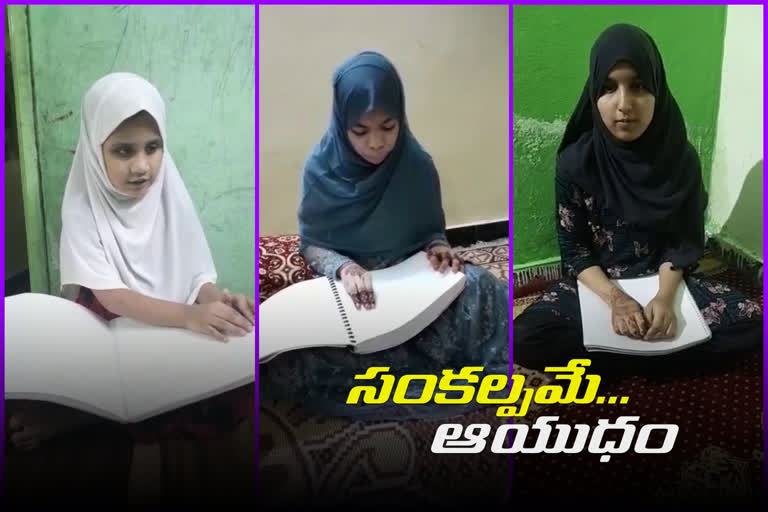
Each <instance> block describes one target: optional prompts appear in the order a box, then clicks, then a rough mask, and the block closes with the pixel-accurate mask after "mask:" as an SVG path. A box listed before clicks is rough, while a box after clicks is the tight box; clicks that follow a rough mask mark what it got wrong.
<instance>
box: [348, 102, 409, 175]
mask: <svg viewBox="0 0 768 512" xmlns="http://www.w3.org/2000/svg"><path fill="white" fill-rule="evenodd" d="M399 131H400V123H399V122H398V121H397V120H396V119H394V118H392V117H391V116H390V115H389V114H385V113H383V112H377V111H373V112H369V113H367V114H365V115H364V116H363V117H361V118H360V120H358V122H357V124H355V125H354V126H351V127H350V128H349V129H348V130H347V137H348V138H349V142H350V143H351V144H352V147H353V148H354V150H355V151H356V152H357V154H358V155H360V156H361V157H362V158H364V159H365V160H366V161H368V162H369V163H371V164H374V165H378V164H380V163H381V162H383V161H384V160H385V159H386V158H387V155H389V153H390V152H391V151H392V149H393V148H394V147H395V142H397V135H398V133H399Z"/></svg>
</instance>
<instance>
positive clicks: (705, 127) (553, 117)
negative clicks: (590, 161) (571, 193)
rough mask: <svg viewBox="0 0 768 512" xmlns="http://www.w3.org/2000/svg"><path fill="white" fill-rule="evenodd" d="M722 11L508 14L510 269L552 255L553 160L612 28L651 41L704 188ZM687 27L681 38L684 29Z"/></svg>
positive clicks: (606, 9) (593, 9)
mask: <svg viewBox="0 0 768 512" xmlns="http://www.w3.org/2000/svg"><path fill="white" fill-rule="evenodd" d="M725 9H726V8H725V6H615V5H612V6H514V9H513V21H512V22H513V29H512V33H513V52H514V54H513V55H514V73H513V87H514V96H513V99H514V103H513V109H514V126H513V129H514V153H513V165H514V197H513V202H514V212H513V214H514V239H513V241H514V264H515V267H518V266H521V265H527V264H530V263H533V262H538V261H541V260H545V259H549V258H553V257H558V256H559V251H558V247H557V242H556V238H555V224H554V199H553V195H554V156H555V150H556V148H557V146H558V144H559V142H560V137H561V135H562V132H563V130H564V129H565V123H566V121H567V119H568V117H569V116H570V114H571V112H572V111H573V108H574V106H575V105H576V101H577V100H578V98H579V95H580V94H581V90H582V88H583V86H584V82H585V80H586V78H587V73H588V66H589V50H590V48H591V46H592V43H593V42H594V40H595V38H596V37H597V35H598V34H599V33H600V32H601V31H602V30H603V29H604V28H605V27H607V26H608V25H611V24H613V23H618V22H628V23H633V24H636V25H638V26H641V27H643V28H644V29H645V30H646V31H648V32H649V33H650V34H651V36H652V37H653V38H654V39H655V40H656V43H657V44H658V46H659V50H660V51H661V53H662V57H663V60H664V65H665V67H666V70H667V78H668V80H669V83H670V87H671V88H672V92H673V93H674V94H675V97H676V98H677V100H678V102H679V104H680V108H681V109H682V111H683V115H684V116H685V118H686V122H687V124H688V130H689V136H690V137H691V140H692V142H693V143H694V145H695V146H696V147H697V148H698V150H699V152H700V155H701V159H702V163H703V166H704V174H705V182H706V183H709V175H710V172H711V162H712V152H713V146H714V137H715V131H716V121H717V109H718V96H719V87H720V70H721V61H722V54H723V34H724V30H725V18H726V10H725ZM683 27H684V30H683V32H681V28H683Z"/></svg>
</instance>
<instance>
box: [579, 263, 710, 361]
mask: <svg viewBox="0 0 768 512" xmlns="http://www.w3.org/2000/svg"><path fill="white" fill-rule="evenodd" d="M611 282H613V283H614V284H615V285H616V286H618V287H619V288H620V289H622V290H624V291H625V292H626V293H627V294H628V295H630V296H631V297H633V298H634V299H635V300H636V301H637V302H638V303H640V305H641V306H643V307H645V306H646V305H647V304H648V303H649V302H650V301H651V299H653V297H654V296H655V295H656V293H657V292H658V290H659V276H658V274H654V275H650V276H644V277H639V278H634V279H613V280H611ZM578 289H579V305H580V308H581V320H582V326H583V333H584V347H585V348H586V349H587V350H588V351H590V352H614V353H619V354H629V355H638V356H658V355H666V354H671V353H673V352H678V351H680V350H685V349H688V348H690V347H693V346H696V345H699V344H701V343H705V342H707V341H709V340H710V339H711V337H712V332H711V331H710V329H709V326H708V325H707V322H706V321H705V320H704V317H703V315H702V314H701V311H700V310H699V307H698V306H697V304H696V301H695V300H694V298H693V296H692V295H691V292H690V290H688V286H687V285H686V284H685V282H681V283H680V285H679V286H678V289H677V293H676V294H675V300H674V311H675V316H676V317H677V329H676V334H675V336H674V338H672V339H668V340H653V341H644V340H635V339H632V338H629V337H628V336H622V335H619V334H616V333H615V332H614V330H613V327H612V323H611V309H610V307H609V306H608V305H607V304H606V303H605V302H604V301H603V300H602V299H601V298H600V297H599V296H598V295H597V294H596V293H594V292H593V291H592V290H590V289H589V288H587V286H586V285H585V284H583V283H582V282H581V281H578Z"/></svg>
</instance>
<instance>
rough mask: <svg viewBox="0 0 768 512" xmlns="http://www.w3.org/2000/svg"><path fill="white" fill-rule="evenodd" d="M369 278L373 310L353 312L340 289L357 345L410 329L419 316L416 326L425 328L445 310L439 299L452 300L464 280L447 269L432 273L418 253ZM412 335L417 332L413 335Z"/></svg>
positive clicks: (350, 304) (430, 267)
mask: <svg viewBox="0 0 768 512" xmlns="http://www.w3.org/2000/svg"><path fill="white" fill-rule="evenodd" d="M371 275H372V287H373V290H374V293H375V294H376V307H375V308H374V309H371V310H367V309H364V308H362V309H360V310H357V309H355V305H354V303H353V302H352V299H351V297H350V296H349V294H348V293H346V291H344V290H343V288H342V289H341V291H342V292H343V294H342V297H341V299H342V302H343V304H344V307H345V308H346V311H347V317H348V318H349V322H350V324H351V325H352V330H353V331H354V333H355V337H356V339H357V342H358V343H360V342H361V341H364V340H369V339H373V338H377V337H380V336H386V335H387V334H388V333H391V332H393V331H396V330H398V329H400V328H402V327H404V326H406V325H408V324H411V327H413V322H414V320H416V319H418V318H419V316H421V315H424V317H423V321H419V322H416V324H417V325H420V326H421V328H424V327H426V326H427V325H429V323H431V321H434V318H436V317H437V316H439V314H440V312H442V310H444V308H445V307H446V306H447V304H445V303H443V302H444V301H440V299H441V298H443V297H449V298H455V297H456V295H457V294H458V293H460V291H461V290H463V288H464V280H465V279H466V277H465V275H464V273H463V272H456V273H454V272H453V270H451V269H448V270H447V271H446V272H445V274H442V273H440V272H439V271H437V270H434V269H433V268H432V265H431V264H430V262H429V260H428V259H427V256H426V253H425V252H418V253H416V254H414V255H413V256H411V257H410V258H408V259H407V260H405V261H403V262H402V263H400V264H398V265H396V266H394V267H389V268H386V269H381V270H376V271H374V272H372V273H371ZM448 304H450V300H449V301H448ZM418 330H420V329H417V331H418ZM409 332H412V329H411V330H410V331H409ZM415 334H417V332H413V334H412V335H415ZM406 336H407V335H406ZM408 337H411V336H408ZM403 341H405V340H403ZM362 350H363V351H364V350H365V348H363V349H362Z"/></svg>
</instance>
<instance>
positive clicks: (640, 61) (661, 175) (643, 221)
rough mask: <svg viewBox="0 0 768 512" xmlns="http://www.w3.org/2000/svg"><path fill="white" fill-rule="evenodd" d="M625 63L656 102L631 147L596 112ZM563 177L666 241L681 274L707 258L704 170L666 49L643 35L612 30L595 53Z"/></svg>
mask: <svg viewBox="0 0 768 512" xmlns="http://www.w3.org/2000/svg"><path fill="white" fill-rule="evenodd" d="M620 61H624V62H628V63H630V64H631V65H632V66H633V67H634V69H635V71H636V72H637V74H638V76H639V78H640V80H642V82H643V84H644V86H645V87H646V88H647V89H648V90H649V91H650V92H651V93H652V94H653V95H654V96H655V107H654V113H653V119H652V121H651V123H650V125H649V126H648V128H647V129H646V131H645V133H643V135H642V136H641V137H639V138H638V139H636V140H635V141H632V142H629V143H627V142H622V141H619V140H617V139H616V138H615V137H613V135H612V134H611V133H610V132H609V131H608V129H607V127H606V126H605V124H604V123H603V122H602V119H601V117H600V112H599V111H598V109H597V100H598V98H599V96H600V93H601V90H602V87H603V84H604V82H605V80H606V78H607V76H608V74H609V73H610V71H611V69H612V68H613V67H614V66H615V65H616V64H617V63H619V62H620ZM557 171H558V173H560V174H561V175H563V176H565V177H566V178H567V179H568V180H569V181H571V182H573V183H575V184H577V185H578V186H579V187H581V188H582V189H583V190H585V192H587V193H590V194H592V195H594V196H596V197H597V198H599V199H600V200H602V202H603V204H604V206H605V207H606V208H608V209H609V210H610V211H611V212H613V213H614V214H616V215H619V216H620V217H621V218H623V219H624V220H626V221H627V222H630V223H633V224H636V225H640V226H644V227H647V228H650V229H653V230H655V231H658V232H659V233H661V234H663V235H666V236H667V237H668V238H669V240H670V243H671V244H672V245H673V249H674V250H676V251H677V253H676V254H675V255H674V259H675V261H673V263H674V264H675V266H676V267H677V266H687V265H691V264H693V263H695V261H696V259H698V257H699V256H700V255H701V252H702V250H703V246H704V213H705V209H706V207H707V193H706V190H705V189H704V184H703V180H702V174H701V163H700V161H699V156H698V154H697V152H696V150H695V148H694V147H693V146H692V145H691V143H690V142H689V141H688V137H687V133H686V128H685V122H684V120H683V116H682V113H681V112H680V108H679V107H678V105H677V102H676V101H675V98H674V97H673V96H672V93H671V92H670V90H669V87H668V85H667V78H666V73H665V71H664V64H663V62H662V58H661V55H660V53H659V50H658V48H657V47H656V44H655V43H654V41H653V39H651V37H650V36H649V35H648V34H647V33H645V32H644V31H643V30H641V29H640V28H638V27H635V26H632V25H627V24H617V25H613V26H611V27H609V28H608V29H606V30H605V31H604V32H603V33H602V34H600V36H599V37H598V38H597V40H596V41H595V43H594V45H593V46H592V50H591V54H590V72H589V77H588V79H587V82H586V84H585V86H584V89H583V91H582V94H581V98H580V99H579V102H578V104H577V106H576V109H575V111H574V112H573V114H572V115H571V118H570V120H569V121H568V124H567V126H566V129H565V134H564V136H563V139H562V142H561V144H560V147H559V148H558V165H557Z"/></svg>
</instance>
